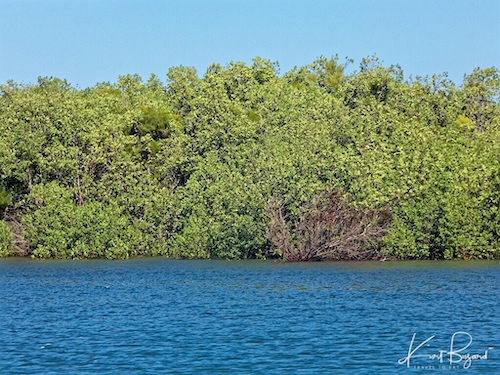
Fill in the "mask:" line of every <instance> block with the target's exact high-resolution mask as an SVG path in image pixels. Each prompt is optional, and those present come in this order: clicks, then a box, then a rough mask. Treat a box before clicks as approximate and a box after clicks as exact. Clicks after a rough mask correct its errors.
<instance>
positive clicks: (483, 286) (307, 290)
mask: <svg viewBox="0 0 500 375" xmlns="http://www.w3.org/2000/svg"><path fill="white" fill-rule="evenodd" d="M0 296H1V301H2V302H1V305H0V373H2V374H96V373H102V374H104V373H105V374H156V373H157V374H167V373H168V374H266V375H267V374H333V373H335V374H339V373H340V374H341V373H356V374H375V373H382V374H391V373H394V374H395V373H421V372H422V371H427V370H428V369H429V368H434V369H438V367H439V366H443V365H446V366H449V365H450V364H449V361H448V359H449V355H448V357H444V358H442V359H441V361H440V360H439V359H436V358H429V355H430V356H432V354H434V353H439V352H440V351H442V352H445V351H448V352H449V351H450V341H451V338H452V337H453V334H454V333H455V332H459V331H463V332H466V333H469V334H470V335H471V336H472V338H473V341H472V343H471V344H470V345H469V346H468V347H467V348H466V349H464V350H463V351H462V353H463V354H464V355H465V354H470V355H474V354H477V353H482V354H483V356H484V352H485V350H488V356H487V359H483V360H481V359H477V360H474V361H472V363H471V366H470V368H469V369H468V373H471V374H472V373H494V372H495V371H496V369H498V368H500V355H499V353H500V316H499V312H500V262H480V261H478V262H345V263H306V264H304V263H302V264H284V263H279V262H270V261H267V262H264V261H238V262H228V261H214V260H212V261H175V260H166V259H136V260H129V261H96V260H93V261H78V262H72V261H45V262H41V261H31V260H25V259H7V260H1V261H0ZM414 334H415V339H414V346H413V349H414V348H415V347H416V346H418V344H420V343H422V342H423V341H425V340H426V339H428V338H429V337H431V336H434V338H432V340H430V341H428V342H427V344H425V345H423V346H422V347H421V349H419V351H417V352H415V357H414V358H411V366H410V367H408V368H407V366H406V362H403V364H398V360H400V359H401V358H403V359H404V358H405V357H407V355H408V350H409V346H410V343H411V340H412V337H413V335H414ZM465 338H466V336H465V335H461V336H460V335H458V336H456V341H455V348H457V347H458V346H459V345H461V346H462V347H465V345H466V343H464V340H465ZM460 340H461V341H460ZM418 354H422V355H427V357H418V356H417V355H418ZM428 354H429V355H428ZM453 358H455V359H456V360H457V361H456V362H457V363H453V366H458V367H459V368H460V369H462V370H463V365H464V363H465V357H464V360H463V361H461V362H460V361H458V359H460V357H458V354H457V355H456V356H455V357H453ZM426 366H427V367H426Z"/></svg>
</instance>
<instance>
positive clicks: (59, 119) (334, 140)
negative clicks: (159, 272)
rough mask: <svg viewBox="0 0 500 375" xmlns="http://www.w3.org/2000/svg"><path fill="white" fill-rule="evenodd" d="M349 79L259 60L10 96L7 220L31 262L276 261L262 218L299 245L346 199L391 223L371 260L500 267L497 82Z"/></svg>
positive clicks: (5, 108) (323, 62)
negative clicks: (276, 213)
mask: <svg viewBox="0 0 500 375" xmlns="http://www.w3.org/2000/svg"><path fill="white" fill-rule="evenodd" d="M348 63H350V61H349V60H348V61H347V62H346V63H345V64H341V63H339V59H338V56H335V57H332V58H325V57H320V58H319V59H318V60H316V61H314V62H313V63H312V64H310V65H307V66H303V67H296V68H294V69H292V70H291V71H289V72H286V73H285V74H283V75H282V76H280V75H279V65H278V64H277V63H275V62H271V61H269V60H266V59H262V58H259V57H257V58H255V59H254V60H253V62H252V64H250V65H246V64H245V63H241V62H231V63H229V64H227V65H225V66H223V65H220V64H213V65H211V66H210V67H209V68H208V69H207V71H206V73H205V74H204V75H203V77H198V75H197V72H196V70H195V69H194V68H190V67H183V66H180V67H174V68H171V69H170V70H169V71H168V74H167V82H166V84H163V83H162V82H161V81H160V80H159V79H158V77H156V76H154V75H152V76H151V77H150V78H149V79H148V80H147V81H146V82H143V80H142V78H141V77H139V76H137V75H126V76H120V77H118V81H117V83H116V84H109V83H99V84H97V85H96V86H95V87H93V88H88V89H85V90H78V89H75V88H73V87H71V85H70V84H69V83H68V82H66V81H64V80H60V79H57V78H40V79H39V80H38V82H37V84H35V85H19V84H16V83H14V82H8V83H7V84H6V85H2V86H0V215H1V216H2V219H4V220H13V219H14V217H13V216H12V215H13V214H15V216H16V217H15V220H18V219H21V222H22V225H23V227H22V228H21V227H19V228H18V224H16V230H15V231H13V232H15V235H16V236H19V241H21V242H22V243H23V244H24V241H25V240H26V241H27V243H28V246H29V248H28V250H27V252H28V254H29V255H31V256H33V257H36V258H52V257H57V258H75V259H80V258H91V257H103V258H113V259H114V258H127V257H130V256H140V255H167V256H173V257H185V258H209V257H223V258H256V257H263V256H275V257H281V256H283V253H284V251H283V249H280V247H279V246H278V245H276V244H274V245H273V244H272V243H271V242H272V241H270V240H269V239H268V237H266V233H268V231H269V228H270V225H271V223H270V219H269V217H268V216H267V215H266V209H267V208H268V202H270V201H272V199H274V198H275V197H279V198H280V199H281V201H283V202H286V212H287V215H289V223H295V224H293V225H292V224H291V226H292V227H293V226H294V225H299V224H298V223H299V222H300V218H301V215H302V217H303V220H305V221H304V222H306V221H307V220H306V219H307V214H305V211H307V209H306V208H307V207H309V208H311V207H312V206H311V205H312V203H311V202H315V197H318V196H320V195H321V194H324V192H328V191H342V192H343V193H344V197H345V199H346V200H347V201H348V202H349V210H352V211H349V212H354V213H360V212H375V210H376V208H377V207H384V208H385V209H387V210H389V211H390V212H391V214H392V224H391V225H390V227H388V228H387V231H386V228H385V227H384V233H386V232H387V234H386V235H385V237H384V238H383V239H382V240H381V241H378V238H377V241H376V244H375V243H372V244H371V245H369V244H368V243H371V242H370V241H368V242H367V243H363V246H362V251H363V252H365V251H366V254H370V257H374V258H377V257H386V258H397V259H455V258H460V259H471V258H481V259H483V258H485V259H490V258H499V257H500V232H499V229H498V228H500V211H499V209H498V207H499V202H500V195H499V192H500V156H499V155H500V107H499V98H500V92H499V90H500V79H499V76H500V75H499V72H498V69H496V68H487V69H476V70H474V71H473V72H472V73H471V74H469V75H467V76H465V78H464V82H463V84H462V85H461V86H458V87H457V86H455V84H454V83H452V82H450V81H449V80H448V79H447V78H446V76H445V75H435V76H432V77H424V78H416V79H415V80H405V79H404V75H403V71H402V70H401V68H400V67H399V66H397V65H396V66H390V67H385V66H383V65H382V63H381V62H380V61H379V60H378V59H377V58H376V57H370V58H366V59H363V61H362V62H361V65H360V69H359V71H358V72H354V73H352V74H349V75H348V74H346V69H345V68H346V66H347V64H348ZM7 207H8V208H9V210H8V214H9V215H5V216H9V217H5V218H3V216H4V211H5V210H6V208H7ZM318 207H319V206H318ZM321 207H323V206H321ZM323 208H324V209H325V210H326V209H327V208H328V205H326V206H324V207H323ZM313 211H314V210H313ZM320 211H321V210H320ZM346 212H347V211H346ZM304 215H305V216H304ZM9 225H10V228H12V222H9ZM9 225H7V224H6V223H5V222H4V221H0V253H1V254H3V255H8V254H11V253H12V251H11V248H10V246H11V242H12V241H11V239H10V236H11V229H9ZM324 227H325V228H327V227H328V225H326V224H325V226H324ZM292 229H293V228H291V229H290V230H292ZM292 232H293V230H292ZM304 233H306V232H304ZM23 235H24V238H22V237H23ZM293 236H295V237H294V239H293V240H292V242H293V241H296V240H297V239H298V237H297V236H298V234H295V235H292V237H293ZM306 237H307V236H306ZM325 238H326V237H325ZM17 240H18V239H17V237H16V241H17ZM278 242H279V241H278ZM367 246H368V247H369V246H372V247H371V248H367ZM305 248H306V247H304V249H305ZM321 258H322V257H316V258H315V259H321ZM330 258H332V257H330Z"/></svg>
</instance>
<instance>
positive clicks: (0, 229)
mask: <svg viewBox="0 0 500 375" xmlns="http://www.w3.org/2000/svg"><path fill="white" fill-rule="evenodd" d="M11 254H12V235H11V233H10V228H9V225H8V224H7V223H6V222H5V221H3V220H0V258H2V257H6V256H9V255H11Z"/></svg>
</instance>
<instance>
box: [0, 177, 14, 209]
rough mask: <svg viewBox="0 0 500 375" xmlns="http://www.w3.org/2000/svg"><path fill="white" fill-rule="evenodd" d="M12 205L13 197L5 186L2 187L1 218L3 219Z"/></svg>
mask: <svg viewBox="0 0 500 375" xmlns="http://www.w3.org/2000/svg"><path fill="white" fill-rule="evenodd" d="M11 204H12V195H11V194H10V193H9V192H8V191H7V189H6V188H5V186H2V185H0V217H2V215H3V212H4V211H5V209H6V208H7V207H8V206H10V205H11Z"/></svg>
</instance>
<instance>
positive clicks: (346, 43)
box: [0, 0, 500, 89]
mask: <svg viewBox="0 0 500 375" xmlns="http://www.w3.org/2000/svg"><path fill="white" fill-rule="evenodd" d="M335 55H338V56H339V58H340V62H341V63H342V62H344V61H345V58H346V57H348V58H351V59H353V60H354V63H352V64H351V65H350V66H349V69H350V72H351V73H352V72H355V71H356V70H357V69H359V64H360V62H361V59H362V58H364V57H369V56H373V55H376V56H377V57H378V59H379V60H380V61H381V62H382V64H383V65H384V66H390V65H396V64H399V65H400V66H401V68H402V69H403V72H404V75H405V78H410V77H413V78H415V77H416V76H426V75H433V74H441V73H445V72H447V73H448V77H449V78H450V79H451V80H453V81H454V82H456V83H457V84H460V83H461V82H462V80H463V76H464V74H470V73H472V71H473V69H474V68H476V67H480V68H487V67H491V66H495V67H497V68H500V0H467V1H465V0H300V1H299V0H251V1H250V0H247V1H243V0H163V1H161V0H136V1H132V0H0V84H4V83H6V82H7V81H8V80H13V81H15V82H17V83H23V84H30V83H36V82H37V79H38V77H40V76H41V77H57V78H60V79H66V80H67V81H68V82H69V83H70V84H72V85H73V86H75V87H77V88H82V89H83V88H86V87H92V86H94V85H95V84H96V83H98V82H110V83H115V82H116V81H117V79H118V77H119V76H120V75H125V74H139V75H140V76H142V77H143V79H144V80H147V78H148V77H149V76H150V75H151V74H152V73H154V74H155V75H157V76H158V77H159V78H160V80H162V81H164V82H166V73H167V72H168V69H169V68H170V67H174V66H179V65H184V66H193V67H195V68H196V69H197V71H198V74H199V75H200V76H202V75H203V74H204V73H205V71H206V69H207V67H208V66H210V64H212V63H219V64H222V65H226V64H228V63H230V62H232V61H243V62H245V63H248V64H251V62H252V59H253V58H254V57H256V56H260V57H262V58H266V59H269V60H271V61H277V62H279V65H280V71H281V73H282V74H284V73H286V72H287V71H289V70H291V69H292V68H293V67H295V66H304V65H307V64H310V63H312V62H313V61H314V60H316V59H317V58H319V57H321V56H325V57H328V58H329V57H333V56H335ZM349 69H348V71H349Z"/></svg>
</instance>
